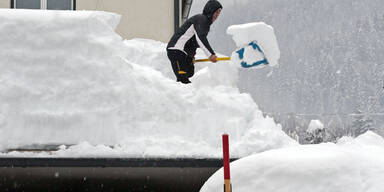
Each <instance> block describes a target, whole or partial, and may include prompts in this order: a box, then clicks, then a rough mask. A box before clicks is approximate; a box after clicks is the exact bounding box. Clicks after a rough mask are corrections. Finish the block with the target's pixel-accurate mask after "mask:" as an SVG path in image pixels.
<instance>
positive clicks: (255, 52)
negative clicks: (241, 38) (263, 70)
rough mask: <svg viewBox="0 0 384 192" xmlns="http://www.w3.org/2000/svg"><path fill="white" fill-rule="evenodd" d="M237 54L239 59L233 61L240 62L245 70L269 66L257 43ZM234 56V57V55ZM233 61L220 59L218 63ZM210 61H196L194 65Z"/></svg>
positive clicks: (237, 51) (227, 58) (250, 44)
mask: <svg viewBox="0 0 384 192" xmlns="http://www.w3.org/2000/svg"><path fill="white" fill-rule="evenodd" d="M235 53H236V54H237V57H236V58H235V59H232V61H234V62H238V63H239V64H240V65H241V66H242V67H243V68H250V67H255V66H259V65H263V64H264V65H268V64H269V62H268V60H267V58H266V56H265V54H264V52H263V51H262V50H261V48H260V46H259V45H258V44H257V42H256V41H252V42H250V43H249V44H248V45H246V46H244V47H242V48H239V49H238V50H236V51H235ZM232 56H234V55H232ZM226 60H231V57H218V58H217V61H226ZM208 61H210V60H209V59H196V60H194V61H193V63H198V62H208Z"/></svg>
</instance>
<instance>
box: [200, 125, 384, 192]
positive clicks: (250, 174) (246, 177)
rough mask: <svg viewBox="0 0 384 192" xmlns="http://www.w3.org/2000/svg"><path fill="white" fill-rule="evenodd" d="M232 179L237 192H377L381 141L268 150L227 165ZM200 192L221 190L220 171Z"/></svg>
mask: <svg viewBox="0 0 384 192" xmlns="http://www.w3.org/2000/svg"><path fill="white" fill-rule="evenodd" d="M231 177H232V178H231V181H232V188H233V191H236V192H249V191H263V192H305V191H312V192H324V191H337V192H350V191H353V192H380V191H383V189H384V182H383V179H384V139H383V138H382V137H380V136H379V135H377V134H375V133H373V132H367V133H365V134H364V135H361V136H359V137H358V138H356V139H352V138H347V137H345V138H342V139H341V140H340V141H339V142H338V143H337V144H333V143H323V144H319V145H302V146H297V147H290V148H284V149H276V150H270V151H267V152H263V153H259V154H255V155H252V156H248V157H245V158H242V159H240V160H237V161H235V162H232V163H231ZM200 191H201V192H220V191H223V170H222V169H220V170H218V171H217V172H216V173H215V174H214V175H213V176H212V177H211V178H210V179H209V180H208V181H207V182H206V183H205V184H204V186H203V187H202V189H201V190H200Z"/></svg>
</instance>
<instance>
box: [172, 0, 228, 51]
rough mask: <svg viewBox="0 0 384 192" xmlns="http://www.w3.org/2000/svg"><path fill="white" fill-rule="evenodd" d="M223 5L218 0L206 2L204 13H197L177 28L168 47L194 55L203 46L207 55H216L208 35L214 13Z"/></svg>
mask: <svg viewBox="0 0 384 192" xmlns="http://www.w3.org/2000/svg"><path fill="white" fill-rule="evenodd" d="M222 8H223V7H222V5H221V4H220V3H219V2H218V1H217V0H209V1H208V2H207V4H205V7H204V10H203V14H198V15H195V16H193V17H191V18H189V19H188V20H186V21H185V23H184V24H183V25H182V26H181V27H180V28H179V29H177V30H176V33H175V34H174V35H173V36H172V38H171V40H170V41H169V43H168V46H167V49H176V50H181V51H183V52H184V53H186V54H187V55H189V56H191V57H194V56H195V54H196V49H197V48H198V47H200V48H202V49H203V50H204V52H205V54H206V55H207V56H211V55H214V54H215V52H214V51H213V49H212V47H211V45H210V44H209V42H208V39H207V35H208V32H209V30H210V26H211V24H212V18H213V14H214V13H215V12H216V11H217V10H218V9H222Z"/></svg>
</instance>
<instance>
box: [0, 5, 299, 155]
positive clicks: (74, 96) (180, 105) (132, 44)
mask: <svg viewBox="0 0 384 192" xmlns="http://www.w3.org/2000/svg"><path fill="white" fill-rule="evenodd" d="M119 19H120V16H119V15H117V14H113V13H108V12H95V11H47V10H45V11H44V10H14V9H12V10H10V9H0V21H1V23H0V42H1V43H0V50H1V51H0V58H1V60H0V68H1V70H0V150H2V151H3V152H2V153H1V154H0V156H5V157H8V156H22V157H30V156H48V157H51V156H54V157H56V156H58V157H89V156H94V157H168V158H172V157H202V158H206V157H220V156H221V134H222V133H229V135H230V142H231V155H232V156H233V157H243V156H246V155H250V154H253V153H257V152H261V151H265V150H269V149H274V148H280V147H287V146H292V145H297V143H296V142H295V141H294V140H292V139H291V138H289V137H288V136H287V135H286V134H284V132H283V131H282V130H281V126H280V125H278V124H276V123H275V122H274V120H273V119H272V118H269V117H264V116H263V115H262V112H261V111H260V110H259V109H258V106H257V104H256V103H255V102H254V101H253V100H252V98H251V96H250V95H249V94H247V93H240V92H239V90H238V88H237V87H236V85H237V80H238V66H236V65H235V64H234V63H232V62H218V63H215V64H212V63H202V64H198V65H197V66H196V69H197V70H196V74H195V76H194V77H193V78H192V79H191V81H192V82H193V83H192V84H189V85H184V84H180V83H177V82H175V77H174V76H173V74H172V72H171V66H170V63H169V61H168V59H167V56H166V51H165V46H166V45H165V44H164V43H161V42H157V41H153V40H144V39H133V40H126V41H124V40H123V39H122V38H121V37H120V36H119V35H118V34H116V33H115V31H114V30H115V27H116V25H117V24H118V23H119ZM32 144H37V145H45V144H64V145H62V146H61V147H60V150H59V151H57V152H51V153H38V154H36V153H21V152H9V153H7V152H5V150H6V149H9V148H20V147H21V148H22V147H23V146H26V145H32Z"/></svg>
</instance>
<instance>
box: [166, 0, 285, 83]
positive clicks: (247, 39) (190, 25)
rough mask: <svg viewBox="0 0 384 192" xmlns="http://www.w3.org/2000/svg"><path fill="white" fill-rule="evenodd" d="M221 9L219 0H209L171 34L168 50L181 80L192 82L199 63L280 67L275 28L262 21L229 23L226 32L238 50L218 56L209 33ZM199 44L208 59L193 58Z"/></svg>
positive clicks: (173, 67)
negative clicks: (211, 43) (232, 63)
mask: <svg viewBox="0 0 384 192" xmlns="http://www.w3.org/2000/svg"><path fill="white" fill-rule="evenodd" d="M222 8H223V7H222V5H221V4H220V2H218V1H217V0H209V1H208V2H207V3H206V5H205V7H204V11H203V14H198V15H195V16H193V17H191V18H190V19H188V20H187V21H186V22H185V23H184V24H183V25H182V26H181V27H180V28H179V29H178V30H177V31H176V33H175V34H174V35H173V36H172V38H171V40H170V42H169V43H168V46H167V53H168V58H169V60H170V61H171V64H172V69H173V72H174V74H175V75H176V78H177V81H178V82H182V83H184V84H188V83H191V81H190V80H189V78H190V77H192V76H193V75H194V69H195V67H194V63H196V62H205V61H211V62H216V61H220V60H231V61H232V62H234V63H236V64H239V65H240V66H241V67H243V68H251V67H254V68H260V67H264V66H266V65H269V66H271V67H273V66H277V64H278V59H279V58H280V50H279V47H278V44H277V40H276V36H275V33H274V30H273V28H272V27H271V26H269V25H267V24H265V23H263V22H259V23H247V24H242V25H232V26H230V27H229V28H228V30H227V33H228V34H229V35H232V37H233V40H234V41H235V43H236V45H237V49H236V51H234V52H233V53H232V57H221V58H218V57H216V53H215V52H214V50H213V49H212V47H211V46H210V44H209V42H208V40H207V35H208V32H209V29H210V25H211V24H212V23H213V22H214V21H215V20H216V19H217V18H218V17H219V15H220V12H221V9H222ZM198 47H200V48H201V49H202V50H203V51H204V52H205V54H206V55H207V56H208V57H209V58H208V59H198V60H194V57H195V54H196V49H197V48H198Z"/></svg>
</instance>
